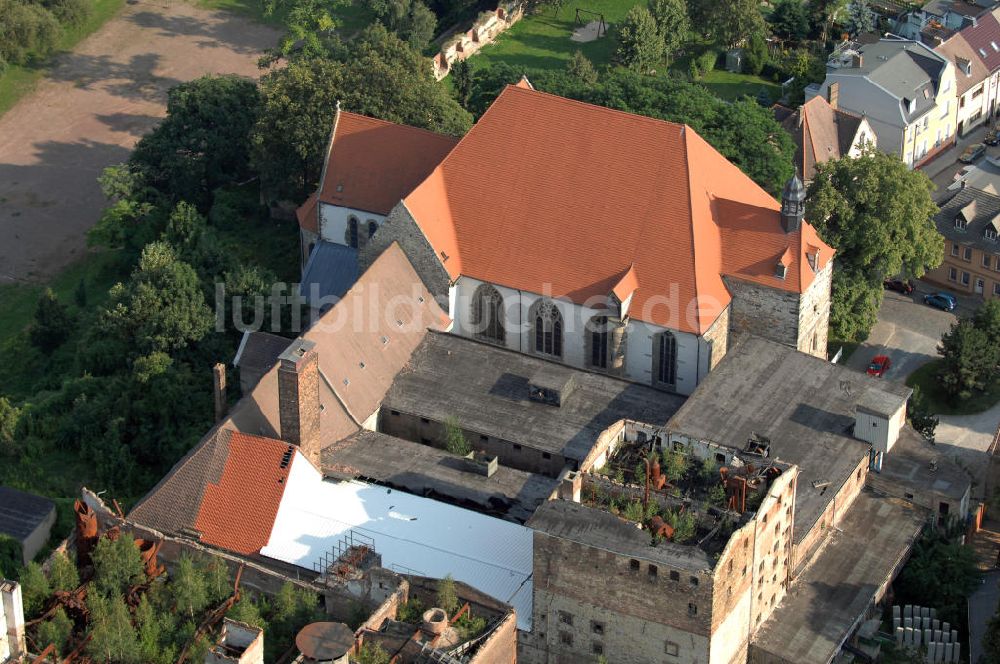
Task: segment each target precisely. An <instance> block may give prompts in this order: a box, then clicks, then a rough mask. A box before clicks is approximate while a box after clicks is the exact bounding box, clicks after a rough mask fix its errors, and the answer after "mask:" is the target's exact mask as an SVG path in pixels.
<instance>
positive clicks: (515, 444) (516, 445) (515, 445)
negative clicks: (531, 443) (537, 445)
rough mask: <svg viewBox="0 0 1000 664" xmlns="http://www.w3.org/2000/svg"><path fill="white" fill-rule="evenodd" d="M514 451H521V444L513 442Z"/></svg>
mask: <svg viewBox="0 0 1000 664" xmlns="http://www.w3.org/2000/svg"><path fill="white" fill-rule="evenodd" d="M514 451H515V452H520V451H521V446H520V445H518V444H517V443H514Z"/></svg>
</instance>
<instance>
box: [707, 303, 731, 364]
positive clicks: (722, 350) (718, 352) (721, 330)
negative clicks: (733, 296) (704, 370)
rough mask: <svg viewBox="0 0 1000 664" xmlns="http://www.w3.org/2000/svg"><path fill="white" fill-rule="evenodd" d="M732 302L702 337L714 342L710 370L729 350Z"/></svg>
mask: <svg viewBox="0 0 1000 664" xmlns="http://www.w3.org/2000/svg"><path fill="white" fill-rule="evenodd" d="M732 306H733V305H732V304H730V305H729V306H728V307H726V308H725V309H723V310H722V313H721V314H719V317H718V318H716V319H715V322H714V323H712V325H711V327H709V328H708V329H707V330H706V331H705V334H704V335H703V336H702V338H703V339H704V340H705V341H707V342H709V343H711V344H712V361H711V363H710V364H709V366H708V369H709V371H711V370H712V369H714V368H715V365H717V364H718V363H719V362H720V361H721V360H722V358H724V357H725V356H726V353H727V352H728V350H729V324H730V316H729V312H730V310H731V309H732Z"/></svg>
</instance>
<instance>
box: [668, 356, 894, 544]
mask: <svg viewBox="0 0 1000 664" xmlns="http://www.w3.org/2000/svg"><path fill="white" fill-rule="evenodd" d="M870 391H876V392H883V393H886V395H887V396H886V399H887V400H894V401H895V403H896V404H899V405H902V403H903V402H905V401H906V399H907V398H908V397H909V395H910V393H911V390H910V389H909V388H907V387H905V386H904V385H901V384H898V383H895V382H893V381H891V380H887V379H885V378H872V377H870V376H867V375H865V374H863V373H861V372H859V371H854V370H852V369H848V368H846V367H842V366H839V365H836V364H831V363H830V362H827V361H826V360H822V359H820V358H817V357H813V356H812V355H807V354H805V353H800V352H799V351H797V350H795V349H793V348H789V347H788V346H785V345H783V344H779V343H776V342H773V341H767V340H765V339H761V338H759V337H748V338H747V339H744V340H743V341H741V342H739V343H738V344H737V345H736V346H735V347H734V348H731V349H730V350H729V352H728V353H727V354H726V356H725V357H724V358H723V359H722V361H721V362H719V364H718V366H716V367H715V368H714V369H713V370H712V373H710V374H709V375H708V378H706V379H705V380H704V381H702V383H701V384H700V385H699V386H698V388H697V389H696V390H695V391H694V393H693V394H692V395H691V397H690V398H689V399H688V400H687V402H686V403H685V404H684V405H683V406H681V408H680V410H678V411H677V414H676V415H674V417H673V418H672V419H671V420H670V422H668V423H667V428H668V429H669V430H670V431H671V432H676V433H680V434H684V435H686V436H688V437H690V438H693V439H696V440H708V441H712V442H715V443H717V444H720V445H726V446H728V447H736V448H739V449H742V448H743V447H744V446H745V445H746V443H747V441H748V440H749V439H750V435H751V433H756V434H759V435H762V436H766V437H768V438H770V440H771V452H770V454H771V457H773V458H777V459H780V460H781V461H784V462H785V463H794V464H796V465H797V466H798V467H799V480H798V485H797V489H796V494H795V529H794V530H795V537H796V540H798V538H801V537H804V536H805V535H806V534H808V532H809V530H810V529H811V528H812V526H813V524H814V523H815V522H816V520H817V519H818V518H819V516H820V514H821V513H822V512H823V510H824V509H825V508H826V505H827V504H828V503H829V501H830V500H832V499H833V497H834V496H835V495H837V493H838V491H839V490H840V487H841V486H843V484H844V483H845V482H846V481H847V480H848V478H849V477H850V476H851V473H852V472H853V471H854V469H855V468H856V467H857V466H858V464H859V463H860V462H861V460H862V459H864V458H865V457H867V456H868V452H869V450H870V449H871V446H870V445H869V444H868V443H866V442H863V441H860V440H857V439H856V438H854V437H853V435H852V433H851V431H852V430H853V426H854V420H855V407H856V405H857V404H858V402H860V401H863V402H868V401H870V399H869V398H868V397H867V396H866V392H870ZM813 482H817V483H820V484H821V485H820V486H813ZM823 483H827V484H826V485H823Z"/></svg>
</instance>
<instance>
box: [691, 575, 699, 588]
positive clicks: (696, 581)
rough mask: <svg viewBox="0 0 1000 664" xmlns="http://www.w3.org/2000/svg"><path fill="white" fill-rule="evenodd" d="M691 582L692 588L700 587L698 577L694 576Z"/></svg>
mask: <svg viewBox="0 0 1000 664" xmlns="http://www.w3.org/2000/svg"><path fill="white" fill-rule="evenodd" d="M690 581H691V585H692V586H697V585H698V577H696V576H692V577H691V579H690Z"/></svg>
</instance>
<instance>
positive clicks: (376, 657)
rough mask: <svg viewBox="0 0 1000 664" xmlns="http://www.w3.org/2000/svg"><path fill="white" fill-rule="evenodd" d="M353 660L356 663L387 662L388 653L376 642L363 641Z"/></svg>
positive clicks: (372, 663) (381, 663) (383, 663)
mask: <svg viewBox="0 0 1000 664" xmlns="http://www.w3.org/2000/svg"><path fill="white" fill-rule="evenodd" d="M354 661H355V662H357V664H389V653H387V652H386V651H385V649H384V648H383V647H382V646H381V645H380V644H378V643H365V644H364V645H362V646H361V649H360V650H359V651H358V654H357V655H356V656H355V658H354Z"/></svg>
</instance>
